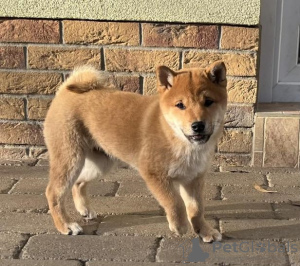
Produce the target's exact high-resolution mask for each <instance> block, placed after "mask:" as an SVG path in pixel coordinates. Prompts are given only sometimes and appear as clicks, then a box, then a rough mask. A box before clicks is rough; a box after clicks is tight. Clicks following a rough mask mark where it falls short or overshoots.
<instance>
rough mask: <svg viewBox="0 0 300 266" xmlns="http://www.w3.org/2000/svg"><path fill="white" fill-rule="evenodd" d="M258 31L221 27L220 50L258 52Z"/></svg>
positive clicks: (254, 29)
mask: <svg viewBox="0 0 300 266" xmlns="http://www.w3.org/2000/svg"><path fill="white" fill-rule="evenodd" d="M258 41H259V29H258V28H246V27H231V26H222V30H221V44H220V48H221V49H231V50H258Z"/></svg>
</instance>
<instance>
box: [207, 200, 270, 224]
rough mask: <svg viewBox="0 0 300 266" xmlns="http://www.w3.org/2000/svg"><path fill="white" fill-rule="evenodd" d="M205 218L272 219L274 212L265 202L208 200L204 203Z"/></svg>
mask: <svg viewBox="0 0 300 266" xmlns="http://www.w3.org/2000/svg"><path fill="white" fill-rule="evenodd" d="M205 217H206V218H207V219H232V220H236V219H274V218H275V213H274V212H273V209H272V206H271V204H270V203H267V202H246V201H244V200H242V201H229V200H210V201H207V202H206V203H205Z"/></svg>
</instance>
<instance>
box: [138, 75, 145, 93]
mask: <svg viewBox="0 0 300 266" xmlns="http://www.w3.org/2000/svg"><path fill="white" fill-rule="evenodd" d="M144 84H145V78H144V76H142V75H140V76H139V85H140V94H142V95H144V91H145V88H144Z"/></svg>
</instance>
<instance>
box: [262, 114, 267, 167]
mask: <svg viewBox="0 0 300 266" xmlns="http://www.w3.org/2000/svg"><path fill="white" fill-rule="evenodd" d="M263 127H264V128H263V158H262V167H264V166H265V157H266V141H265V136H266V127H267V117H265V118H264V122H263Z"/></svg>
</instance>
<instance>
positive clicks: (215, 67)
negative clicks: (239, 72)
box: [206, 61, 226, 84]
mask: <svg viewBox="0 0 300 266" xmlns="http://www.w3.org/2000/svg"><path fill="white" fill-rule="evenodd" d="M206 73H207V76H208V78H209V79H210V80H211V81H212V82H213V83H217V84H220V83H221V82H223V81H226V67H225V64H224V62H223V61H217V62H214V63H212V64H210V65H209V66H208V67H207V68H206Z"/></svg>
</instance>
